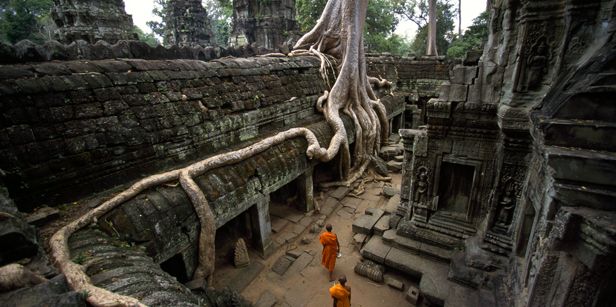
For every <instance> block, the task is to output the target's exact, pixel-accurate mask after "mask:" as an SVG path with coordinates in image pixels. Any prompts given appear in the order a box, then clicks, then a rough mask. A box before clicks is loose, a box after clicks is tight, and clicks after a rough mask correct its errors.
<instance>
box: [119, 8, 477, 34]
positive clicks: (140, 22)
mask: <svg viewBox="0 0 616 307" xmlns="http://www.w3.org/2000/svg"><path fill="white" fill-rule="evenodd" d="M450 1H451V2H452V3H454V4H455V3H457V1H455V0H450ZM124 3H125V5H126V12H127V13H128V14H130V15H132V16H133V23H134V24H135V25H136V26H138V27H139V28H141V29H142V30H143V31H144V32H146V33H149V32H151V31H150V28H148V26H147V25H146V24H145V23H146V22H147V21H150V20H157V19H158V18H157V17H156V16H154V15H153V14H152V9H153V8H154V0H124ZM485 8H486V1H485V0H462V29H466V28H467V27H468V26H470V25H471V24H472V22H473V19H474V18H475V17H477V16H479V14H480V13H481V12H483V11H484V10H485ZM457 25H458V22H457V20H456V32H457ZM415 31H417V27H415V25H414V24H413V23H412V22H410V21H405V20H403V21H401V22H400V23H399V24H398V27H397V28H396V31H395V33H396V34H398V35H401V36H404V37H407V38H409V39H411V38H413V37H414V36H415Z"/></svg>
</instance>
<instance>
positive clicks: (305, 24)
mask: <svg viewBox="0 0 616 307" xmlns="http://www.w3.org/2000/svg"><path fill="white" fill-rule="evenodd" d="M326 3H327V0H297V1H296V2H295V5H296V9H297V21H298V23H299V25H300V29H301V30H302V31H303V32H307V31H309V30H310V29H312V27H314V25H315V24H316V22H317V20H318V19H319V17H320V16H321V12H323V8H325V4H326ZM395 6H396V1H395V0H371V1H369V2H368V11H367V12H366V26H365V29H364V43H365V46H366V49H367V51H368V52H390V53H393V54H405V53H407V51H408V48H409V42H407V41H406V40H405V39H404V38H402V37H400V36H398V35H395V34H393V31H394V30H395V29H396V25H397V24H398V19H397V18H396V15H395Z"/></svg>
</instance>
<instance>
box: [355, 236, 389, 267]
mask: <svg viewBox="0 0 616 307" xmlns="http://www.w3.org/2000/svg"><path fill="white" fill-rule="evenodd" d="M390 250H391V246H388V245H385V244H384V243H383V241H382V240H381V238H380V237H378V236H373V237H372V238H371V239H370V240H368V243H366V244H365V245H364V247H363V248H362V249H361V250H360V253H361V255H362V256H363V257H364V258H367V259H370V260H373V261H376V262H378V263H384V262H385V257H386V256H387V254H388V253H389V251H390Z"/></svg>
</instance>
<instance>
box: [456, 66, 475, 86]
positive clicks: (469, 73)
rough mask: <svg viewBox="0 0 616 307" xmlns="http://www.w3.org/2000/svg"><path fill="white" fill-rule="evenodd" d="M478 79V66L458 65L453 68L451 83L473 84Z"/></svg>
mask: <svg viewBox="0 0 616 307" xmlns="http://www.w3.org/2000/svg"><path fill="white" fill-rule="evenodd" d="M475 78H477V66H461V65H457V66H456V67H454V68H453V75H452V77H451V82H452V83H454V84H473V81H474V79H475Z"/></svg>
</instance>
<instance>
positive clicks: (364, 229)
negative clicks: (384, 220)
mask: <svg viewBox="0 0 616 307" xmlns="http://www.w3.org/2000/svg"><path fill="white" fill-rule="evenodd" d="M370 212H371V214H365V215H362V216H360V217H359V218H357V219H356V220H355V221H353V232H354V233H363V234H365V235H370V234H372V228H373V227H374V225H375V224H376V223H377V222H378V220H379V219H380V218H381V216H383V214H385V212H384V211H383V210H381V209H373V210H370ZM367 213H368V212H367Z"/></svg>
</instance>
